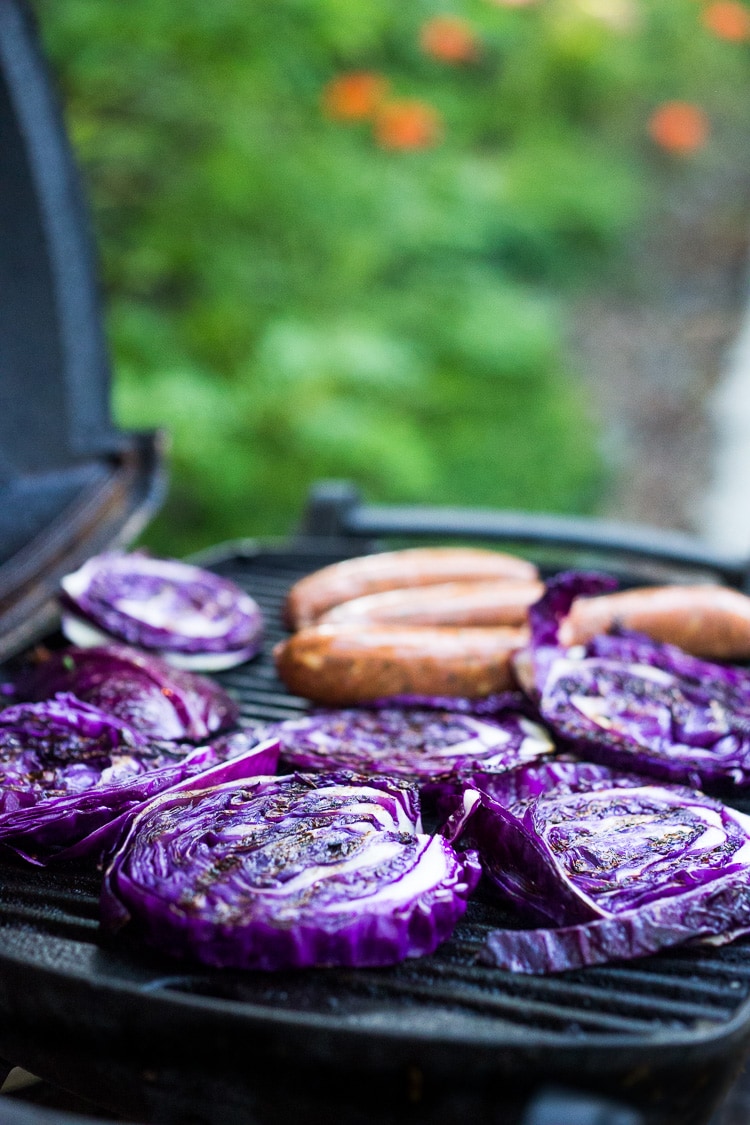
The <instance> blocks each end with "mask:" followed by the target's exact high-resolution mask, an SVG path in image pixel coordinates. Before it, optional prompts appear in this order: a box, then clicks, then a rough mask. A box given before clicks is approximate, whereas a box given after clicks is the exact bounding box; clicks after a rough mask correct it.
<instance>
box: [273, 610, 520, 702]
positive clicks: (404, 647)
mask: <svg viewBox="0 0 750 1125" xmlns="http://www.w3.org/2000/svg"><path fill="white" fill-rule="evenodd" d="M527 641H528V632H527V630H525V629H511V628H500V627H498V628H494V629H493V628H488V629H482V628H478V629H449V628H433V627H430V626H427V625H425V626H419V627H414V628H409V629H407V628H402V627H401V626H399V625H373V626H372V627H370V628H368V629H363V628H362V627H361V625H358V624H352V623H346V624H340V625H311V626H309V627H308V628H306V629H302V630H300V631H299V632H298V633H295V634H294V635H293V636H292V637H290V638H289V639H288V640H286V641H282V642H280V643H279V644H278V645H277V646H276V648H275V649H274V659H275V661H276V668H277V671H278V673H279V676H280V677H281V679H282V680H283V681H284V683H285V684H286V686H287V687H288V688H289V690H290V691H291V692H293V693H294V694H295V695H301V696H303V697H305V698H307V699H312V700H314V701H315V702H316V703H325V704H328V705H330V706H347V705H349V704H356V703H365V702H367V701H368V700H372V699H378V698H380V697H383V696H390V695H405V694H406V695H413V694H416V695H449V696H466V697H469V698H481V697H483V696H486V695H490V694H491V693H492V692H495V691H505V690H506V689H507V688H510V687H513V686H514V683H515V681H514V678H513V672H512V669H511V661H510V657H511V654H512V653H513V652H515V650H516V649H518V648H520V647H521V646H522V645H524V644H525V643H526V642H527Z"/></svg>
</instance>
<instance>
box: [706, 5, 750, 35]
mask: <svg viewBox="0 0 750 1125" xmlns="http://www.w3.org/2000/svg"><path fill="white" fill-rule="evenodd" d="M703 26H704V27H706V28H707V29H708V30H709V31H711V32H713V34H714V35H718V37H719V38H720V39H729V40H731V41H732V42H733V43H741V42H742V41H743V40H745V39H750V12H749V11H748V10H747V8H745V7H744V5H742V4H739V3H737V0H716V2H715V3H714V4H709V5H708V7H707V8H706V9H705V10H704V12H703Z"/></svg>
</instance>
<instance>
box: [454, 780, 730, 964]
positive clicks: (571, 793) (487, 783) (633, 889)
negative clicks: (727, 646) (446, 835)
mask: <svg viewBox="0 0 750 1125" xmlns="http://www.w3.org/2000/svg"><path fill="white" fill-rule="evenodd" d="M564 765H565V768H564V770H562V771H560V770H559V768H558V767H557V765H556V764H555V763H551V764H550V766H549V767H548V766H547V765H546V764H542V765H540V766H529V767H525V769H524V770H522V771H519V773H520V775H521V776H520V777H519V778H516V779H515V782H514V783H513V784H510V779H505V778H502V777H500V778H488V779H481V780H480V782H479V783H478V784H475V785H473V786H470V787H469V788H468V790H467V794H466V797H465V802H464V810H465V816H464V818H463V823H461V824H460V828H461V829H462V830H463V834H462V840H463V841H464V842H466V843H468V844H469V845H470V846H471V847H476V848H478V849H479V851H480V854H481V855H482V860H483V866H484V870H485V872H486V874H487V875H488V876H489V878H490V879H491V880H492V881H493V882H494V883H495V885H496V886H497V887H498V888H499V890H500V891H501V892H502V894H503V896H504V897H505V898H506V899H507V900H508V901H510V902H511V903H513V904H514V905H515V906H516V908H517V909H518V911H519V913H520V914H521V915H522V916H523V917H526V918H528V919H531V920H534V921H537V922H538V921H542V922H544V923H547V925H548V924H549V923H550V922H552V923H553V924H554V925H553V928H543V929H538V930H528V931H519V930H498V931H494V932H493V933H491V934H490V935H489V936H488V938H487V941H486V943H485V946H484V949H483V952H482V958H483V960H485V961H488V962H489V963H492V964H495V965H498V966H500V967H502V968H506V969H512V970H514V971H518V972H559V971H562V970H564V969H569V968H577V967H580V966H583V965H588V964H598V963H601V962H603V961H609V960H615V959H619V958H629V957H637V956H642V955H645V954H646V953H652V952H656V951H657V950H659V949H664V948H668V947H670V946H674V945H677V944H680V943H682V942H684V941H687V940H695V939H701V938H704V937H711V936H716V935H725V934H728V933H732V934H734V935H735V936H736V934H737V933H738V932H742V931H743V930H746V929H747V927H748V926H750V817H748V816H745V815H744V814H742V813H740V812H737V811H736V810H733V809H730V808H727V807H725V806H724V805H722V804H721V802H719V801H716V800H714V799H713V798H711V797H708V796H706V795H705V794H703V793H699V792H696V791H693V790H690V789H687V788H683V787H680V786H662V785H656V784H652V783H650V782H648V781H646V780H645V779H639V778H637V777H635V776H632V775H629V776H628V775H626V776H621V775H618V774H616V773H614V772H612V771H608V770H607V769H606V767H601V766H596V765H591V764H590V763H580V764H576V763H565V764H564ZM608 773H609V774H610V776H609V777H608V776H607V774H608ZM454 835H455V825H454Z"/></svg>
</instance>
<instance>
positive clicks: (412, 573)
mask: <svg viewBox="0 0 750 1125" xmlns="http://www.w3.org/2000/svg"><path fill="white" fill-rule="evenodd" d="M537 577H538V572H537V568H536V567H535V566H534V564H533V563H530V562H527V561H526V560H525V559H520V558H518V557H517V556H516V555H508V554H505V553H503V552H501V551H490V550H485V549H484V548H480V547H410V548H407V549H406V550H404V551H383V552H382V553H380V554H376V555H360V556H359V557H358V558H354V559H345V560H344V561H343V562H339V563H333V564H332V565H331V566H325V567H323V568H322V569H321V570H316V571H315V572H314V573H313V574H308V575H307V576H306V577H305V578H301V579H300V581H299V582H296V583H295V584H294V586H293V587H292V589H291V590H290V591H289V594H288V596H287V600H286V605H285V610H284V613H285V619H286V623H287V625H289V627H290V628H292V629H301V628H304V627H305V626H306V625H312V624H313V623H314V622H316V621H317V620H318V618H319V617H320V616H321V614H323V613H325V612H326V611H327V610H329V609H332V608H333V606H335V605H340V604H341V603H342V602H346V601H350V600H351V599H352V598H361V597H364V596H365V595H366V594H376V593H378V592H379V591H381V590H395V589H400V588H403V587H413V586H432V585H437V584H438V583H441V582H466V581H470V580H479V579H484V580H488V579H498V578H522V579H528V580H533V579H535V578H537Z"/></svg>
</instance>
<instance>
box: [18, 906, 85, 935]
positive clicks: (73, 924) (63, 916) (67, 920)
mask: <svg viewBox="0 0 750 1125" xmlns="http://www.w3.org/2000/svg"><path fill="white" fill-rule="evenodd" d="M18 922H36V923H38V924H39V925H40V926H41V927H42V928H43V929H45V930H47V931H50V932H59V931H61V930H65V931H66V932H67V931H75V936H77V937H80V936H81V935H80V931H81V930H83V931H93V932H97V931H98V930H99V920H98V918H86V917H82V916H80V915H78V914H68V913H66V912H65V911H62V910H60V909H59V908H57V907H54V906H53V907H52V908H51V909H50V908H47V907H45V906H25V905H23V904H22V903H11V904H8V903H4V904H3V907H2V912H1V913H0V924H5V925H7V924H8V923H11V924H12V923H18Z"/></svg>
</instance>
